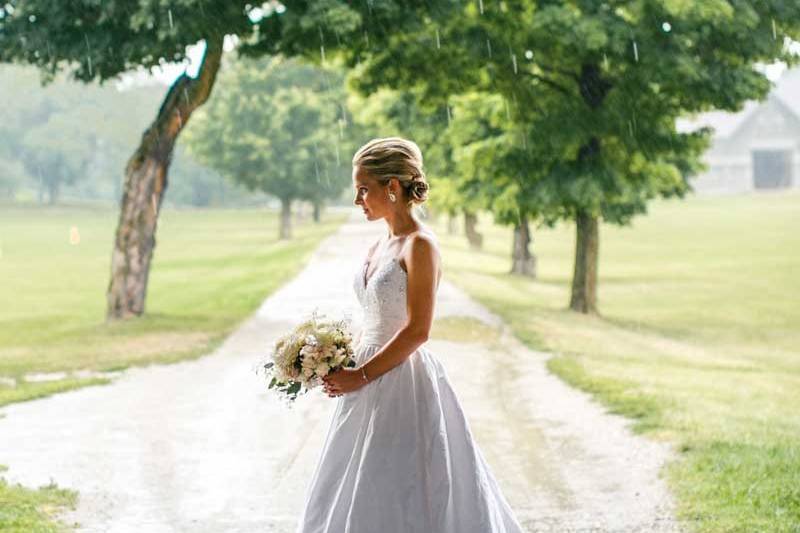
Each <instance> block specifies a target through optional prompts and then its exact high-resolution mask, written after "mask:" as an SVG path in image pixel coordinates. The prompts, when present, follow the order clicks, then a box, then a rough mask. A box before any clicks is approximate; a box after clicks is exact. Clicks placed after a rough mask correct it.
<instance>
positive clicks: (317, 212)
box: [314, 202, 322, 224]
mask: <svg viewBox="0 0 800 533" xmlns="http://www.w3.org/2000/svg"><path fill="white" fill-rule="evenodd" d="M321 211H322V206H321V205H320V204H319V203H318V202H314V222H316V223H317V224H319V221H320V212H321Z"/></svg>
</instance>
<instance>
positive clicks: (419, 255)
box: [297, 137, 522, 533]
mask: <svg viewBox="0 0 800 533" xmlns="http://www.w3.org/2000/svg"><path fill="white" fill-rule="evenodd" d="M353 187H354V188H355V200H354V203H355V204H356V205H358V206H360V207H361V208H362V209H363V211H364V214H365V215H366V218H367V220H380V219H384V220H385V221H386V223H387V226H388V233H387V235H386V236H385V237H384V238H382V239H381V240H379V241H378V242H376V243H375V244H374V245H373V246H372V247H371V248H370V250H369V252H368V257H367V260H366V261H365V263H364V266H363V268H362V269H361V271H360V272H359V273H358V274H357V275H356V276H355V279H354V281H353V286H354V289H355V291H356V294H357V295H358V299H359V302H360V303H361V305H362V307H363V309H364V324H363V327H362V330H361V334H360V336H359V339H358V341H357V343H356V346H355V359H356V362H357V366H356V367H354V368H346V369H341V370H338V371H336V372H334V373H332V374H330V375H329V376H327V377H326V378H325V380H324V381H325V386H324V388H325V392H326V393H327V394H328V395H330V396H332V397H338V400H337V401H338V404H337V406H336V409H335V411H334V414H333V419H332V420H331V423H330V427H329V428H328V433H327V436H326V438H325V443H324V445H323V448H322V452H321V455H320V457H319V462H318V464H317V466H316V470H315V471H314V474H313V476H312V479H311V481H310V483H309V485H308V488H307V492H306V498H305V505H304V509H303V513H302V515H301V518H300V524H299V526H298V529H297V532H298V533H522V528H521V527H520V525H519V523H518V522H517V520H516V518H515V517H514V515H513V512H512V510H511V508H510V507H509V505H508V503H507V501H506V500H505V498H504V497H503V494H502V493H501V491H500V488H499V486H498V484H497V481H496V479H495V478H494V476H493V474H492V472H491V470H490V468H489V466H488V465H487V463H486V460H485V459H484V457H483V454H482V453H481V451H480V449H479V448H478V446H477V444H476V442H475V440H474V438H473V435H472V433H471V430H470V427H469V425H468V423H467V419H466V418H465V416H464V412H463V410H462V408H461V405H460V404H459V401H458V399H457V397H456V395H455V393H454V391H453V388H452V387H451V385H450V382H449V380H448V376H447V373H446V372H445V369H444V367H443V366H442V364H441V362H440V361H439V360H438V359H437V358H436V356H435V355H434V354H433V353H431V352H430V351H429V350H428V349H427V348H426V347H425V346H424V345H425V342H426V341H427V340H428V332H429V331H430V328H431V323H432V321H433V311H434V302H435V298H436V289H437V287H438V284H439V279H440V278H441V268H440V258H439V250H438V247H437V244H436V240H435V236H434V235H433V234H432V233H431V231H430V230H429V229H427V228H425V227H424V226H423V225H422V224H421V223H420V222H419V221H418V220H417V219H416V218H415V217H414V216H413V213H412V208H413V206H414V204H420V203H422V202H424V201H425V199H426V198H427V191H428V184H427V182H426V181H425V175H424V173H423V169H422V154H421V153H420V150H419V147H418V146H417V145H416V144H415V143H414V142H412V141H409V140H406V139H401V138H398V137H390V138H384V139H374V140H372V141H370V142H369V143H367V144H366V145H364V146H363V147H361V148H360V149H359V150H358V152H357V153H356V154H355V156H354V157H353Z"/></svg>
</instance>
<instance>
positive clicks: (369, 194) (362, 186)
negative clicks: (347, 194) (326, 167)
mask: <svg viewBox="0 0 800 533" xmlns="http://www.w3.org/2000/svg"><path fill="white" fill-rule="evenodd" d="M390 183H391V182H390ZM353 188H354V189H355V199H354V200H353V203H354V204H355V205H357V206H360V207H361V209H363V210H364V214H365V215H366V217H367V220H377V219H380V218H383V217H385V216H386V215H387V213H388V212H389V211H390V210H391V209H392V207H393V206H395V205H397V204H395V203H393V202H391V201H390V200H389V191H390V190H391V187H390V186H386V185H381V184H380V183H379V182H378V181H377V180H374V179H372V178H370V177H369V176H368V175H367V174H366V173H365V172H364V171H363V170H361V167H353Z"/></svg>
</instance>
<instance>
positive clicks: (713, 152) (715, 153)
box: [678, 69, 800, 194]
mask: <svg viewBox="0 0 800 533" xmlns="http://www.w3.org/2000/svg"><path fill="white" fill-rule="evenodd" d="M702 126H709V127H711V128H713V129H714V131H715V133H714V138H713V142H712V145H711V147H710V148H709V150H708V151H707V152H706V154H705V157H704V160H705V162H706V164H707V165H708V171H707V172H706V173H705V174H702V175H699V176H696V177H695V178H693V179H692V180H691V183H692V186H693V187H694V189H695V191H697V193H698V194H731V193H740V192H747V191H752V190H755V189H789V188H792V187H794V188H798V189H800V69H792V70H787V71H786V72H785V73H784V74H783V76H782V77H781V78H780V79H779V80H778V81H777V82H776V83H775V86H774V87H773V89H772V92H770V94H769V97H768V98H767V99H766V100H764V101H763V102H752V101H751V102H747V103H746V104H745V106H744V108H743V109H742V110H741V111H740V112H738V113H728V112H720V111H715V112H711V113H704V114H701V115H698V116H697V117H695V118H694V119H690V120H680V121H679V122H678V129H679V131H691V130H694V129H696V128H698V127H702Z"/></svg>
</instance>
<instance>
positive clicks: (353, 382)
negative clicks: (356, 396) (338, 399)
mask: <svg viewBox="0 0 800 533" xmlns="http://www.w3.org/2000/svg"><path fill="white" fill-rule="evenodd" d="M322 381H323V382H324V383H325V384H324V385H323V387H324V388H325V393H326V394H327V395H328V396H330V397H334V396H341V395H342V394H347V393H348V392H353V391H356V390H358V389H360V388H361V387H363V386H364V385H366V384H367V382H366V381H364V377H363V376H362V375H361V369H360V368H340V369H339V370H336V371H335V372H331V373H330V374H328V375H327V376H325V377H324V378H322Z"/></svg>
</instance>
